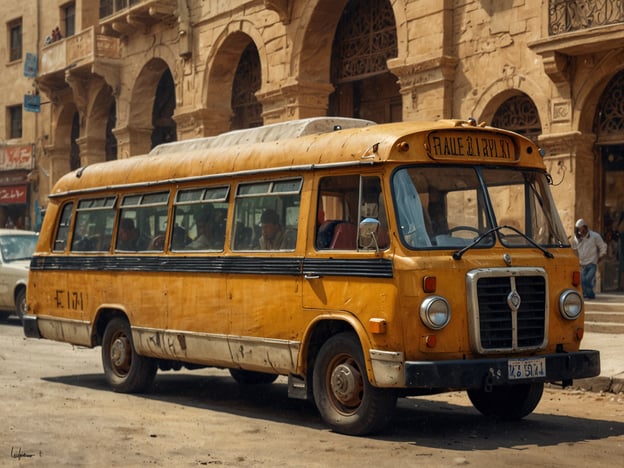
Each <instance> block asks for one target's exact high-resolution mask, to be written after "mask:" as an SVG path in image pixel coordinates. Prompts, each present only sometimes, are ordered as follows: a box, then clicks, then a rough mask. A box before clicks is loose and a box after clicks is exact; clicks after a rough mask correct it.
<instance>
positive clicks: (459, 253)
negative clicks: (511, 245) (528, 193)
mask: <svg viewBox="0 0 624 468" xmlns="http://www.w3.org/2000/svg"><path fill="white" fill-rule="evenodd" d="M501 229H511V230H512V231H513V232H515V233H516V234H519V235H520V236H522V237H524V238H525V239H526V240H527V242H528V243H529V244H531V245H532V246H533V247H535V248H536V249H539V250H541V251H542V253H543V254H544V257H546V258H555V256H554V255H553V254H551V253H550V252H549V251H548V250H546V249H545V248H544V247H542V246H541V245H539V244H538V243H537V242H535V241H534V240H533V239H531V238H530V237H529V236H527V235H526V234H525V233H524V232H522V231H520V230H518V229H516V228H515V227H513V226H507V225H504V226H496V227H493V228H492V229H489V230H487V231H485V232H484V233H483V234H481V235H479V237H477V238H476V239H475V240H473V241H472V242H471V243H470V244H468V245H467V246H466V247H464V248H463V249H461V250H458V251H457V252H455V253H453V259H455V260H461V258H462V256H463V255H464V254H465V253H466V252H467V251H468V250H470V249H472V248H473V247H474V246H475V245H477V244H478V243H479V242H481V241H482V240H483V239H484V238H485V237H486V236H489V235H490V234H492V233H493V232H496V231H500V230H501Z"/></svg>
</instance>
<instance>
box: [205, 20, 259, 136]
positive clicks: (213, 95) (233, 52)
mask: <svg viewBox="0 0 624 468" xmlns="http://www.w3.org/2000/svg"><path fill="white" fill-rule="evenodd" d="M252 42H253V43H254V44H255V46H256V49H257V51H258V57H259V59H260V74H261V86H263V85H265V84H266V83H267V82H268V80H269V76H268V70H267V68H268V67H267V66H266V64H267V57H266V47H265V45H264V41H263V40H262V36H261V35H260V33H259V32H258V31H257V30H256V29H255V27H254V26H253V25H252V24H251V23H250V22H248V21H242V22H240V21H238V22H232V23H230V24H229V25H228V26H227V27H226V28H225V29H224V30H223V32H222V33H221V34H220V35H219V37H218V38H217V40H216V41H215V45H214V46H213V48H212V50H211V52H210V54H209V55H208V59H207V60H208V63H207V66H206V70H207V74H206V76H205V77H204V84H203V87H202V88H203V90H202V105H203V107H205V108H207V109H210V115H209V116H207V117H206V119H205V120H206V122H205V126H206V127H207V128H206V129H205V131H204V133H205V134H217V133H221V132H225V131H228V130H229V129H230V128H229V122H230V119H231V118H232V109H231V102H232V84H233V82H234V76H235V74H236V69H237V67H238V63H239V60H240V57H241V55H242V53H243V51H244V50H245V49H246V48H247V46H249V44H250V43H252Z"/></svg>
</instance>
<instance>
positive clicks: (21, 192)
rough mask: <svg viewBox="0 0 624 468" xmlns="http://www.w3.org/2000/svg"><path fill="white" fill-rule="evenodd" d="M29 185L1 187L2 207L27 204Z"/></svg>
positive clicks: (0, 203)
mask: <svg viewBox="0 0 624 468" xmlns="http://www.w3.org/2000/svg"><path fill="white" fill-rule="evenodd" d="M27 195H28V186H27V185H8V186H6V187H0V205H21V204H24V203H26V199H27Z"/></svg>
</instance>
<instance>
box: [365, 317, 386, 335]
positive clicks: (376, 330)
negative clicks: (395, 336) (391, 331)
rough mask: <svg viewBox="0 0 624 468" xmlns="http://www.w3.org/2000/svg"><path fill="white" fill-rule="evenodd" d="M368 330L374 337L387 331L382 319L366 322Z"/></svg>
mask: <svg viewBox="0 0 624 468" xmlns="http://www.w3.org/2000/svg"><path fill="white" fill-rule="evenodd" d="M368 329H369V330H370V332H371V333H373V334H375V335H382V334H384V333H386V330H387V329H388V325H387V322H386V321H385V319H382V318H372V319H370V320H369V321H368Z"/></svg>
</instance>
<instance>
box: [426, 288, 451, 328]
mask: <svg viewBox="0 0 624 468" xmlns="http://www.w3.org/2000/svg"><path fill="white" fill-rule="evenodd" d="M437 307H442V309H438V310H436V309H435V308H437ZM439 314H443V316H444V320H439V319H438V320H436V316H438V315H439ZM420 320H421V321H422V323H424V324H425V326H426V327H427V328H430V329H431V330H442V329H443V328H444V327H446V326H447V325H448V324H449V322H450V321H451V306H450V304H449V302H448V301H447V300H446V299H444V298H443V297H442V296H429V297H427V298H425V300H424V301H422V303H421V304H420Z"/></svg>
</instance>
